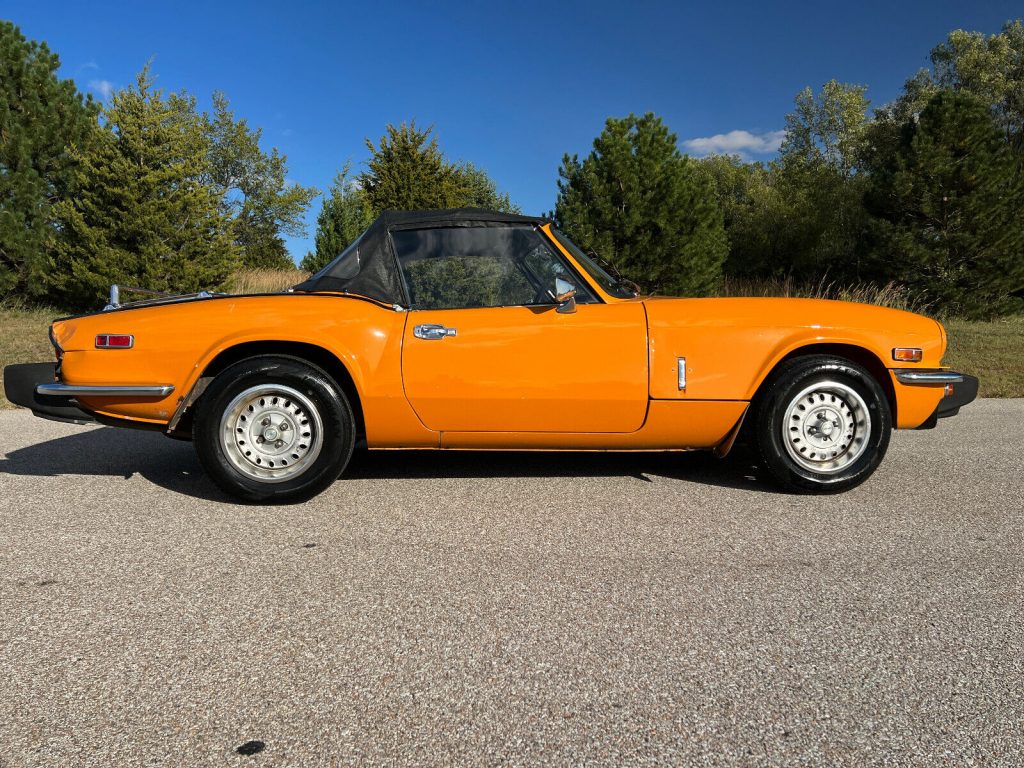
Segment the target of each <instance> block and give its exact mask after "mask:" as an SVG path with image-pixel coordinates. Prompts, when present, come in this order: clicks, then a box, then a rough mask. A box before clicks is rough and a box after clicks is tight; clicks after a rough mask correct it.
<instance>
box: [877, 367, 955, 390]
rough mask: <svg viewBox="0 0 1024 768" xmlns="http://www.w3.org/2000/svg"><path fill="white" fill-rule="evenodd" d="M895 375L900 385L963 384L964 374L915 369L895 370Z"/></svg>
mask: <svg viewBox="0 0 1024 768" xmlns="http://www.w3.org/2000/svg"><path fill="white" fill-rule="evenodd" d="M893 374H895V376H896V380H897V381H898V382H899V383H900V384H917V385H920V386H927V385H929V384H962V383H963V381H964V374H962V373H956V372H955V371H919V370H914V369H913V368H895V369H893Z"/></svg>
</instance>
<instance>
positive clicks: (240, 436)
mask: <svg viewBox="0 0 1024 768" xmlns="http://www.w3.org/2000/svg"><path fill="white" fill-rule="evenodd" d="M264 392H265V394H264V396H263V397H262V399H261V394H263V393H264ZM247 403H251V404H252V407H248V406H247ZM264 408H266V410H263V409H264ZM254 409H255V410H254ZM247 419H248V421H247ZM264 424H266V425H267V426H261V425H264ZM257 432H258V433H259V434H257V436H256V437H255V439H249V440H248V442H246V438H252V435H253V434H256V433H257ZM236 433H237V437H236ZM267 437H273V438H274V440H268V439H266V438H267ZM278 438H280V439H278ZM192 439H193V442H194V443H195V446H196V452H197V453H198V454H199V460H200V462H201V463H202V465H203V468H204V469H205V470H206V472H207V474H208V475H209V476H210V477H211V479H212V480H213V481H214V482H215V483H216V484H217V485H218V486H219V487H220V488H221V489H222V490H223V491H225V492H226V493H228V494H230V495H231V496H234V497H235V498H238V499H241V500H243V501H247V502H256V503H272V504H287V503H293V502H298V501H304V500H305V499H308V498H311V497H312V496H315V495H316V494H318V493H320V492H321V491H323V490H324V489H325V488H327V487H328V486H329V485H330V484H331V483H333V482H334V481H335V480H337V479H338V476H339V475H341V473H342V472H343V471H344V470H345V467H346V466H347V465H348V462H349V459H350V458H351V456H352V449H353V447H354V445H355V418H354V417H353V415H352V407H351V405H350V404H349V402H348V399H347V398H346V397H345V394H344V392H342V391H341V389H340V388H339V387H338V386H337V384H336V383H335V382H334V380H333V379H332V378H331V377H330V376H328V375H327V374H326V373H325V372H324V371H323V370H321V369H320V368H318V367H316V366H315V365H311V364H310V363H308V362H306V361H304V360H300V359H298V358H290V357H285V356H273V357H257V358H251V359H249V360H242V361H241V362H238V363H235V364H234V365H232V366H230V367H228V368H226V369H225V370H224V371H222V372H221V373H220V374H218V375H217V377H216V378H215V379H214V380H213V382H212V383H211V384H210V386H209V388H208V389H207V390H206V392H205V393H203V397H202V399H201V400H200V401H199V404H198V407H197V408H196V415H195V420H194V422H193V427H192ZM256 442H259V443H260V446H259V447H257V446H256V445H255V443H256ZM250 448H251V449H254V450H255V455H250V454H251V453H252V451H249V454H246V453H245V451H247V450H248V449H250ZM271 452H273V453H272V454H271ZM293 456H294V457H295V458H294V459H293V458H292V457H293ZM257 463H259V464H261V466H256V465H257ZM258 475H259V476H258Z"/></svg>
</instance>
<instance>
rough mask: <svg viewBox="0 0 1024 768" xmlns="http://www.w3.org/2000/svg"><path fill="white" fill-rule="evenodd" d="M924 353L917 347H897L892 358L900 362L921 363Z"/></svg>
mask: <svg viewBox="0 0 1024 768" xmlns="http://www.w3.org/2000/svg"><path fill="white" fill-rule="evenodd" d="M922 354H923V353H922V352H921V350H920V349H918V348H917V347H896V348H895V349H894V350H893V351H892V359H893V360H895V361H896V362H899V363H920V362H921V356H922Z"/></svg>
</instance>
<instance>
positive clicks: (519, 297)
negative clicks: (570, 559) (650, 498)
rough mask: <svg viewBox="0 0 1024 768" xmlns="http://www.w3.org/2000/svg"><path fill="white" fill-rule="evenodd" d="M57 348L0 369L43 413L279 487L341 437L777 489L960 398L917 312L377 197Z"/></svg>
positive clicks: (253, 497)
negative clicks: (695, 294)
mask: <svg viewBox="0 0 1024 768" xmlns="http://www.w3.org/2000/svg"><path fill="white" fill-rule="evenodd" d="M50 336H51V339H52V341H53V345H54V347H55V348H56V353H57V362H56V364H54V363H38V364H30V365H19V366H9V367H8V368H7V369H6V371H5V379H6V391H7V397H8V398H9V399H10V400H11V401H12V402H15V403H20V404H22V405H25V406H27V407H29V408H31V409H32V410H33V411H34V412H35V413H36V414H37V415H39V416H43V417H45V418H56V419H64V420H69V421H75V422H99V423H102V424H107V425H111V426H121V427H139V428H146V429H156V430H160V431H163V432H165V433H166V434H168V435H170V436H171V437H177V438H184V439H191V440H192V441H193V442H194V443H195V446H196V450H197V451H198V453H199V457H200V459H201V461H202V464H203V466H204V467H205V469H206V471H207V472H208V473H209V474H210V476H211V477H212V478H213V479H214V480H215V481H216V482H217V484H218V485H219V486H220V487H221V488H223V489H224V490H225V491H227V492H228V493H231V494H233V495H235V496H237V497H239V498H242V499H245V500H249V501H269V502H278V501H293V500H297V499H302V498H307V497H309V496H311V495H312V494H315V493H318V492H319V491H321V490H323V489H324V488H326V487H327V486H328V485H330V484H331V483H332V482H333V481H334V480H335V479H336V478H337V477H338V476H339V475H340V474H341V473H342V472H343V471H344V469H345V466H346V464H347V463H348V461H349V458H350V456H351V454H352V449H353V446H354V445H355V443H356V441H357V440H358V439H360V438H365V440H366V444H367V446H368V447H369V448H371V449H373V448H471V449H490V448H501V449H530V450H535V449H536V450H547V449H570V450H674V449H713V450H715V451H717V452H718V453H719V455H724V454H726V453H728V451H729V450H730V448H731V447H732V445H733V443H734V442H735V441H736V439H737V436H738V435H739V434H740V433H741V430H742V432H743V433H744V434H745V435H746V436H747V437H746V438H745V441H747V442H749V444H750V445H751V446H753V448H754V449H755V450H756V451H757V452H758V454H759V455H760V458H761V460H762V461H763V462H764V464H765V465H766V466H767V467H768V468H769V469H770V471H771V473H772V474H773V475H774V476H775V477H776V478H777V479H778V481H779V482H780V483H782V484H783V485H784V486H786V487H788V488H790V489H794V490H800V491H811V492H828V491H840V490H844V489H847V488H850V487H852V486H854V485H856V484H858V483H860V482H861V481H863V480H864V479H865V478H867V477H868V476H869V475H870V474H871V473H872V472H873V471H874V469H875V468H876V467H877V466H878V464H879V462H880V461H881V460H882V457H883V456H884V454H885V451H886V447H887V446H888V443H889V435H890V430H892V429H893V428H899V429H914V428H927V427H932V426H934V425H935V423H936V420H937V419H938V418H940V417H943V416H950V415H953V414H955V413H956V412H957V411H958V410H959V408H960V407H961V406H962V405H964V404H966V403H968V402H970V401H971V400H973V399H974V397H975V395H976V393H977V387H978V382H977V379H975V378H973V377H971V376H967V375H965V374H962V373H955V372H952V371H949V370H947V369H944V368H942V367H941V361H942V355H943V352H944V350H945V347H946V335H945V332H944V331H943V328H942V326H941V325H940V324H939V323H937V322H936V321H934V320H931V319H929V318H926V317H921V316H918V315H914V314H910V313H907V312H900V311H896V310H892V309H883V308H880V307H875V306H866V305H860V304H848V303H843V302H833V301H817V300H805V299H767V298H766V299H675V298H665V297H644V296H638V295H637V294H636V292H635V290H634V288H633V287H632V286H631V285H627V284H624V283H623V282H621V281H619V280H616V279H615V278H614V277H612V276H611V275H609V274H608V272H606V271H605V270H604V269H602V268H601V267H600V266H599V265H598V264H597V263H595V261H594V260H592V259H591V258H590V257H588V256H587V255H585V254H584V253H582V252H581V251H580V250H579V249H578V248H577V247H576V246H574V245H573V244H572V242H570V241H569V240H568V239H567V238H566V237H565V236H564V235H563V234H562V233H560V232H558V231H556V230H555V229H553V228H552V225H551V224H550V223H549V222H547V221H545V220H543V219H536V218H530V217H525V216H512V215H504V214H498V213H492V212H488V211H481V210H475V209H459V210H449V211H421V212H412V213H393V212H388V213H385V214H383V215H381V216H380V218H378V219H377V220H376V221H375V222H374V223H373V224H372V225H371V226H370V227H369V228H368V229H367V230H366V232H364V233H363V234H362V236H361V237H360V238H359V239H358V240H357V241H356V242H354V243H353V244H352V245H351V246H349V248H348V249H347V250H346V251H345V252H344V253H342V254H341V255H340V256H338V258H337V259H335V261H333V262H332V263H331V264H329V265H328V266H327V267H325V268H324V269H323V270H322V271H320V272H319V273H317V274H315V275H313V276H312V277H311V278H309V279H308V280H307V281H305V282H304V283H301V284H300V285H297V286H295V287H294V288H292V289H289V290H288V291H285V292H283V293H280V294H272V295H259V296H227V295H216V294H208V293H200V294H197V295H190V296H178V297H160V298H155V299H149V300H146V301H140V302H135V303H131V304H121V303H119V300H118V291H117V287H116V286H115V287H114V288H113V289H112V290H111V300H110V304H109V305H108V306H107V307H106V308H105V309H104V310H103V311H100V312H95V313H92V314H87V315H81V316H78V317H70V318H65V319H61V320H57V321H56V322H54V324H53V327H52V329H51V331H50Z"/></svg>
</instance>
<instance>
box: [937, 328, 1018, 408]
mask: <svg viewBox="0 0 1024 768" xmlns="http://www.w3.org/2000/svg"><path fill="white" fill-rule="evenodd" d="M943 324H944V325H945V326H946V332H947V333H948V334H949V348H948V349H947V350H946V357H945V359H944V360H943V362H944V363H945V364H946V365H948V366H949V367H950V368H954V369H956V370H958V371H961V372H963V373H969V374H971V375H973V376H977V377H978V378H979V379H981V387H980V389H979V393H978V394H979V395H980V396H981V397H1024V315H1015V316H1013V317H1007V318H1003V319H1002V320H991V321H981V320H945V321H943Z"/></svg>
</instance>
